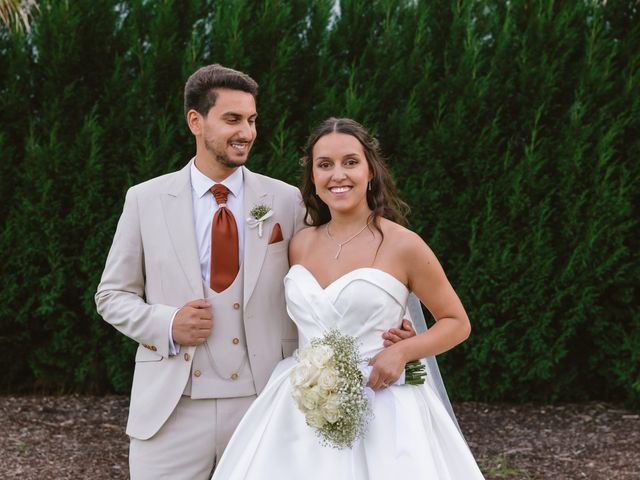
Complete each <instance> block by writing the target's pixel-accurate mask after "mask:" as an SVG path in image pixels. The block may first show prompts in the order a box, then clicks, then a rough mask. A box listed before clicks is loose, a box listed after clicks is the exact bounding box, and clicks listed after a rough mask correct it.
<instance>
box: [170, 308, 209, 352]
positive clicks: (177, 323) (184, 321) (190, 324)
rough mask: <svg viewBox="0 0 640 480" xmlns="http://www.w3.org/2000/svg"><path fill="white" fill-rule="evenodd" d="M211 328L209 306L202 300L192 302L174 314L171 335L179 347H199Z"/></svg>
mask: <svg viewBox="0 0 640 480" xmlns="http://www.w3.org/2000/svg"><path fill="white" fill-rule="evenodd" d="M212 327H213V316H212V315H211V305H210V304H208V303H207V302H205V301H204V300H193V301H192V302H189V303H187V304H186V305H185V306H184V307H182V308H181V309H180V310H178V313H176V318H175V319H174V320H173V328H172V330H171V334H172V335H173V341H174V342H175V343H179V344H180V345H201V344H203V343H204V341H205V340H206V339H207V337H208V336H209V334H211V328H212Z"/></svg>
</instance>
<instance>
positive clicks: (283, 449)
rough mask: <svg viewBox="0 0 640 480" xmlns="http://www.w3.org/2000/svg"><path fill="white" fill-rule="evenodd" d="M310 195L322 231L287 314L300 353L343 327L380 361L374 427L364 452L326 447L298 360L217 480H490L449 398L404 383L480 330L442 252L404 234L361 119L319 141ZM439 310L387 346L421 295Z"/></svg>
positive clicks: (249, 418)
mask: <svg viewBox="0 0 640 480" xmlns="http://www.w3.org/2000/svg"><path fill="white" fill-rule="evenodd" d="M303 165H304V174H303V176H304V179H303V182H304V184H303V189H302V196H303V200H304V202H305V206H306V208H307V213H308V220H307V221H308V223H309V224H310V225H311V228H307V229H304V230H302V231H300V232H299V233H298V234H297V235H296V236H295V237H294V238H293V239H292V240H291V243H290V245H289V260H290V263H291V265H292V267H291V269H290V271H289V273H288V274H287V276H286V277H285V295H286V300H287V310H288V312H289V315H290V316H291V318H292V319H293V320H294V322H295V323H296V325H297V327H298V330H299V339H300V347H303V346H304V345H305V344H307V343H308V342H309V341H310V340H311V339H312V338H315V337H321V336H322V335H323V334H324V333H325V332H326V331H328V330H330V329H333V328H337V329H339V330H340V331H341V332H342V333H345V334H348V335H351V336H353V337H356V338H357V339H358V342H359V344H360V353H361V355H362V356H364V357H366V358H370V361H369V364H370V365H371V373H370V376H369V379H368V386H369V387H371V388H372V389H373V390H374V391H375V392H376V393H375V395H374V398H372V399H371V400H370V408H371V411H372V420H371V421H370V423H369V425H368V427H367V431H366V432H365V434H364V437H363V438H362V439H360V440H359V441H357V442H356V443H355V444H354V446H353V447H352V448H346V449H335V448H331V447H329V446H323V445H322V444H321V443H320V442H319V440H318V437H317V436H316V434H315V432H314V430H313V429H312V428H311V427H310V426H308V425H307V424H306V422H305V417H304V415H303V414H302V413H301V412H300V411H299V410H298V408H297V407H296V404H295V403H294V401H293V399H292V394H291V383H290V379H289V376H290V373H291V369H292V367H293V366H294V365H295V363H296V360H295V359H293V358H287V359H285V360H283V361H282V362H280V364H279V365H278V366H277V367H276V369H275V370H274V372H273V374H272V376H271V379H270V380H269V383H268V385H267V387H266V388H265V389H264V391H263V392H262V393H261V395H260V396H259V398H258V399H257V400H256V401H255V402H254V403H253V405H252V406H251V408H250V409H249V411H248V412H247V414H246V415H245V417H244V418H243V420H242V422H241V423H240V425H239V426H238V428H237V430H236V431H235V433H234V435H233V437H232V439H231V442H230V443H229V445H228V447H227V448H226V451H225V453H224V455H223V456H222V459H221V461H220V463H219V464H218V466H217V468H216V471H215V473H214V475H213V479H214V480H221V479H224V480H235V479H242V480H247V479H267V478H275V479H279V480H283V479H284V480H287V479H289V480H299V479H305V480H312V479H332V480H335V479H345V480H346V479H363V480H364V479H389V478H403V475H404V478H407V479H412V480H413V479H420V478H424V479H451V480H472V479H481V478H483V476H482V474H481V472H480V470H479V469H478V466H477V465H476V462H475V460H474V459H473V456H472V454H471V452H470V451H469V448H468V447H467V444H466V442H465V440H464V438H463V437H462V435H461V433H460V432H459V430H458V428H457V426H456V424H455V423H454V420H453V419H452V418H451V417H450V415H449V414H448V412H447V410H446V408H445V406H444V405H443V404H442V402H441V400H440V397H438V395H437V393H436V392H435V391H434V390H433V388H432V387H431V386H430V385H429V382H427V383H425V384H424V385H394V382H396V380H397V379H398V378H399V377H400V376H401V374H402V372H403V371H404V368H405V364H406V363H407V362H410V361H412V360H416V359H421V358H424V357H427V356H433V355H437V354H440V353H442V352H445V351H447V350H449V349H451V348H453V347H454V346H456V345H457V344H459V343H461V342H462V341H464V340H465V339H466V338H467V337H468V336H469V333H470V324H469V319H468V317H467V314H466V312H465V310H464V307H463V306H462V303H461V302H460V299H459V298H458V296H457V295H456V292H455V291H454V290H453V288H452V286H451V284H450V283H449V281H448V280H447V277H446V275H445V273H444V271H443V269H442V267H441V266H440V263H439V262H438V260H437V258H436V256H435V255H434V253H433V252H432V251H431V249H430V248H429V247H428V246H427V245H426V244H425V243H424V242H423V241H422V239H421V238H420V237H419V236H418V235H417V234H415V233H413V232H411V231H410V230H408V229H406V228H405V227H403V226H402V225H401V224H402V223H404V211H405V209H406V205H405V204H404V203H403V202H402V201H401V200H400V199H399V198H398V197H397V194H396V189H395V186H394V184H393V181H392V179H391V177H390V175H389V173H388V171H387V168H386V166H385V165H384V163H383V161H382V159H381V155H380V152H379V148H378V143H377V141H376V140H375V139H374V138H372V137H371V136H370V135H369V134H368V133H367V131H366V130H365V129H364V128H363V127H362V126H361V125H360V124H358V123H357V122H355V121H353V120H350V119H337V118H330V119H328V120H326V121H324V122H323V123H322V124H321V125H320V126H319V127H318V129H317V130H316V131H315V132H314V133H313V134H312V135H311V137H310V138H309V141H308V142H307V146H306V150H305V157H304V158H303ZM410 292H414V293H415V294H416V295H417V297H418V298H419V299H420V300H421V301H422V303H423V304H424V305H425V306H426V307H427V308H428V309H429V311H430V312H431V314H432V315H433V317H434V319H435V320H436V323H435V325H434V326H433V327H432V328H430V329H429V330H428V331H427V332H424V333H421V334H419V335H416V336H413V337H411V338H408V339H405V340H402V341H399V342H397V343H395V344H393V345H391V346H389V347H388V348H384V349H383V348H382V345H381V344H380V335H381V334H382V333H383V332H385V331H386V330H387V329H389V328H390V327H398V326H399V324H400V322H401V321H402V318H403V316H404V312H405V308H406V304H407V299H408V297H409V293H410Z"/></svg>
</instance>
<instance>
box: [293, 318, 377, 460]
mask: <svg viewBox="0 0 640 480" xmlns="http://www.w3.org/2000/svg"><path fill="white" fill-rule="evenodd" d="M360 363H362V359H361V358H360V355H359V352H358V345H357V344H356V339H355V338H353V337H351V336H349V335H343V334H342V333H340V332H339V331H337V330H330V331H329V332H328V333H327V334H326V335H325V336H324V337H321V338H314V339H313V340H311V342H309V344H307V345H306V346H305V347H304V348H303V349H301V350H300V351H299V352H298V363H297V365H296V366H295V367H294V368H293V370H292V371H291V385H292V388H293V400H294V401H295V403H296V405H297V406H298V408H299V409H300V411H301V412H302V413H303V414H304V416H305V419H306V421H307V425H309V426H310V427H313V428H315V429H316V433H317V434H318V436H319V437H320V440H321V443H322V444H323V445H328V446H331V447H334V448H350V447H351V446H352V445H353V442H354V441H355V440H356V439H358V438H361V437H362V436H363V434H364V431H365V430H366V426H367V423H368V421H369V418H370V414H369V411H368V400H367V397H366V396H365V393H364V375H363V373H362V371H361V370H360V368H359V367H358V365H359V364H360Z"/></svg>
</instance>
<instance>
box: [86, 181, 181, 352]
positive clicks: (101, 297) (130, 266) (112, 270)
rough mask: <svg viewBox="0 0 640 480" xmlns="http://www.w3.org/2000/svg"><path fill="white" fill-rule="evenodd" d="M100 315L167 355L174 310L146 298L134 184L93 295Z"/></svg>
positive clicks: (138, 213)
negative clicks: (151, 302) (151, 303)
mask: <svg viewBox="0 0 640 480" xmlns="http://www.w3.org/2000/svg"><path fill="white" fill-rule="evenodd" d="M95 301H96V307H97V310H98V313H99V314H100V315H101V316H102V318H103V319H104V320H105V321H106V322H108V323H110V324H111V325H113V326H114V327H115V328H116V329H117V330H118V331H120V332H122V333H123V334H125V335H126V336H127V337H129V338H131V339H133V340H135V341H136V342H138V343H140V344H142V345H144V346H146V347H147V348H150V349H152V350H154V351H155V352H156V353H158V354H159V355H162V356H163V357H167V356H168V355H169V338H168V337H169V326H170V323H171V319H172V318H173V315H174V313H175V311H176V308H175V307H172V306H168V305H149V304H148V303H146V301H145V268H144V248H143V241H142V235H141V233H140V212H139V209H138V201H137V198H136V190H135V187H133V188H131V189H129V191H128V192H127V195H126V198H125V202H124V208H123V210H122V215H121V216H120V220H119V221H118V227H117V229H116V233H115V236H114V238H113V244H112V245H111V250H110V251H109V255H108V257H107V261H106V264H105V267H104V272H103V273H102V279H101V280H100V284H99V285H98V290H97V292H96V295H95Z"/></svg>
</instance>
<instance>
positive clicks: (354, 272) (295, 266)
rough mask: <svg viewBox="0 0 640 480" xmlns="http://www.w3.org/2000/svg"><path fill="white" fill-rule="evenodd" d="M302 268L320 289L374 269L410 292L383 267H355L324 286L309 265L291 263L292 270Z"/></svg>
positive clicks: (328, 287) (327, 288)
mask: <svg viewBox="0 0 640 480" xmlns="http://www.w3.org/2000/svg"><path fill="white" fill-rule="evenodd" d="M298 267H299V268H301V269H302V270H303V271H304V272H306V273H307V275H309V277H311V279H312V280H313V282H314V283H315V284H316V285H317V286H318V288H320V290H324V291H327V290H329V289H330V288H331V287H332V286H333V285H335V284H336V283H338V282H340V281H341V280H344V279H345V278H350V277H351V276H353V275H355V274H356V273H360V272H362V271H371V270H372V271H374V272H380V273H382V274H383V275H384V276H386V277H388V278H390V279H391V280H393V281H394V282H395V283H397V284H399V285H402V287H403V288H404V289H405V290H406V291H407V292H408V291H409V288H407V286H406V285H405V284H404V283H402V282H401V281H400V280H398V279H397V278H396V277H395V276H394V275H391V274H390V273H389V272H385V271H384V270H382V269H381V268H376V267H358V268H354V269H353V270H351V271H349V272H347V273H345V274H344V275H340V276H339V277H338V278H336V279H335V280H333V281H331V282H329V284H328V285H327V286H326V287H323V286H322V285H320V282H319V281H318V279H317V278H316V277H315V275H314V274H313V273H311V270H309V269H308V268H307V267H305V266H304V265H302V264H301V263H296V264H294V265H291V270H293V269H294V268H298Z"/></svg>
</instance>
